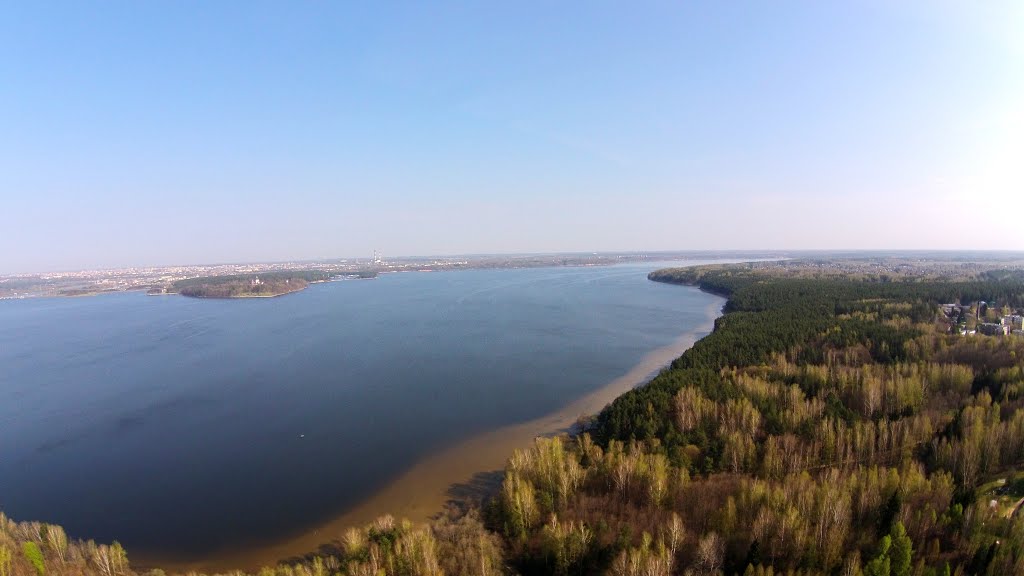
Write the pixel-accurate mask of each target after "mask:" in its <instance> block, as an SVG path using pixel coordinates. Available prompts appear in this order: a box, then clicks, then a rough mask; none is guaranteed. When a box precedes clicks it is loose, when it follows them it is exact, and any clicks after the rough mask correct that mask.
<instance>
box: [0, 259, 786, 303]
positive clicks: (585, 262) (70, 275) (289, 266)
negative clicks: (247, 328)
mask: <svg viewBox="0 0 1024 576" xmlns="http://www.w3.org/2000/svg"><path fill="white" fill-rule="evenodd" d="M717 257H730V258H780V257H784V255H783V254H782V253H777V252H742V253H740V252H735V253H729V252H651V253H616V254H609V253H585V254H516V255H467V256H437V257H385V256H383V255H381V254H379V253H376V252H374V253H373V254H372V255H370V256H368V257H364V258H345V259H334V260H318V261H289V262H270V263H238V264H208V265H183V266H149V267H131V268H119V269H102V270H77V271H64V272H49V273H35V274H12V275H7V276H0V299H11V298H34V297H61V296H91V295H96V294H103V293H109V292H125V291H135V290H138V291H146V292H148V293H150V294H173V293H177V291H176V289H175V287H176V286H179V285H181V283H182V282H183V281H187V280H193V279H206V278H221V277H242V276H245V277H248V282H251V285H252V286H253V287H255V286H258V285H260V284H261V283H262V282H263V280H262V279H261V275H269V274H280V273H299V272H301V273H316V274H317V275H318V276H326V277H328V278H330V279H339V280H340V279H347V278H356V277H367V276H376V275H377V274H383V273H392V272H413V271H420V272H432V271H443V270H458V269H472V268H532V267H542V266H607V265H612V264H618V263H623V262H643V261H659V260H676V259H708V258H717Z"/></svg>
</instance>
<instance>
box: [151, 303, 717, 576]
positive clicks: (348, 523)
mask: <svg viewBox="0 0 1024 576" xmlns="http://www.w3.org/2000/svg"><path fill="white" fill-rule="evenodd" d="M709 294H710V293H709ZM713 296H715V297H716V298H718V299H719V300H717V301H716V302H714V303H712V304H710V305H708V307H707V308H706V309H705V313H706V316H705V321H704V322H703V323H702V324H700V325H699V326H697V327H696V328H694V329H693V330H691V331H689V332H686V333H684V334H682V335H681V336H679V337H678V338H677V339H676V340H675V341H673V342H672V343H671V344H669V345H667V346H663V347H661V348H657V349H655V350H653V351H651V352H648V353H647V354H645V355H644V357H643V358H642V359H641V360H640V362H639V363H637V364H636V365H635V366H633V367H632V368H631V369H630V370H629V371H628V372H626V373H625V374H623V375H622V376H619V377H618V378H616V379H614V380H612V381H611V382H609V383H608V384H606V385H605V386H603V387H601V388H599V389H598V390H595V391H593V392H591V393H589V394H587V395H586V396H583V397H581V398H578V399H577V400H575V401H573V402H572V403H570V404H569V405H567V406H565V407H563V408H561V409H559V410H557V411H555V412H552V413H550V414H547V415H545V416H541V417H540V418H537V419H534V420H530V421H527V422H524V423H521V424H514V425H511V426H504V427H501V428H497V429H495V430H491V431H489V432H484V433H482V434H478V435H476V436H473V437H471V438H468V439H466V440H463V441H461V442H459V443H457V444H455V445H453V446H450V447H448V448H445V449H443V450H441V451H439V452H435V453H432V454H428V455H426V456H424V457H423V458H422V459H421V460H419V461H418V462H416V463H415V464H413V465H412V466H411V467H410V468H409V469H408V470H406V471H405V472H403V473H402V474H401V475H399V476H398V477H396V478H394V479H392V480H391V481H389V482H388V484H387V485H386V486H384V488H382V489H381V490H379V491H377V492H376V493H374V494H373V495H371V496H370V497H369V498H366V499H365V500H363V501H362V502H360V503H359V504H358V505H356V506H355V507H353V508H352V509H350V510H348V511H346V512H344V513H342V514H340V515H338V516H336V517H334V518H332V519H330V520H328V521H326V522H323V523H321V524H319V525H317V526H316V527H314V528H313V529H310V530H307V531H305V532H303V533H301V534H299V535H296V536H291V537H288V538H285V539H282V540H281V541H280V542H277V543H273V544H270V545H264V546H259V547H255V548H252V547H250V548H240V549H225V550H220V551H217V552H214V553H212V554H210V555H209V556H208V557H206V558H204V559H203V560H201V561H197V562H174V561H173V560H171V559H161V558H143V559H142V561H141V562H139V564H143V565H145V566H154V567H160V568H162V569H163V570H166V571H168V572H181V573H185V572H190V571H196V572H205V573H207V574H212V573H215V572H221V573H223V572H226V571H229V570H250V571H252V570H256V569H258V568H260V567H262V566H272V565H274V564H277V563H278V562H281V561H286V560H289V559H298V558H299V557H302V556H306V555H308V554H311V553H314V552H316V551H317V550H318V549H320V548H322V547H324V546H330V545H331V543H332V542H333V541H335V540H337V539H338V538H339V537H340V536H341V534H342V532H343V531H344V530H345V529H346V528H349V527H352V526H362V525H364V524H367V523H369V522H371V521H373V520H374V519H376V518H377V517H379V516H381V515H384V514H391V515H392V516H394V517H395V518H400V519H408V520H410V521H412V522H415V523H422V522H426V521H428V520H429V519H430V518H432V517H434V516H436V515H438V514H440V513H441V512H443V510H444V508H445V506H446V505H447V504H448V503H449V502H452V501H453V500H459V498H458V497H457V496H455V495H453V490H455V489H457V488H458V487H460V486H472V485H473V484H474V482H477V481H478V479H479V478H480V477H481V476H487V475H493V474H500V473H501V472H502V471H503V470H504V467H505V463H506V461H507V460H508V458H509V457H510V456H511V455H512V453H513V451H514V450H516V449H521V448H525V447H528V446H529V445H530V443H531V442H532V441H533V439H534V438H536V437H538V436H545V435H551V434H557V433H559V432H562V431H565V430H567V429H569V428H570V427H571V426H572V425H573V424H575V423H576V421H577V419H578V418H579V417H580V416H587V415H592V414H596V413H598V412H600V411H601V410H602V409H603V408H604V407H605V406H607V405H608V404H609V403H611V402H612V401H613V400H614V399H615V398H617V397H618V396H620V395H622V394H623V393H625V392H628V391H629V390H631V389H632V388H635V387H637V386H639V385H642V384H645V383H646V382H648V381H650V380H651V378H653V377H654V376H655V375H657V373H658V372H659V371H661V370H662V369H664V368H665V367H667V366H668V365H669V364H671V363H672V361H673V360H675V359H676V358H678V357H679V356H681V355H682V354H683V352H685V351H686V350H687V349H689V348H690V347H691V346H693V344H694V343H695V342H697V340H699V339H701V338H703V337H704V336H706V335H707V334H709V333H710V332H711V331H712V329H713V328H714V323H715V320H716V319H717V318H718V317H719V316H720V315H721V311H722V307H723V306H724V304H725V300H724V299H723V298H721V297H720V296H718V295H716V294H713Z"/></svg>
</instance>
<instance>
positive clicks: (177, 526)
mask: <svg viewBox="0 0 1024 576" xmlns="http://www.w3.org/2000/svg"><path fill="white" fill-rule="evenodd" d="M688 264H693V262H689V263H688ZM656 267H658V266H656V265H654V264H649V265H620V266H612V267H592V268H535V269H518V270H466V271H455V272H438V273H404V274H386V275H382V276H381V277H379V278H377V279H374V280H353V281H343V282H333V283H326V284H317V285H313V286H311V287H309V288H308V289H307V290H305V291H303V292H300V293H296V294H292V295H288V296H285V297H281V298H273V299H243V300H195V299H189V298H184V297H179V296H160V297H153V296H146V295H144V294H141V293H122V294H111V295H104V296H98V297H89V298H64V299H37V300H10V301H0V510H2V511H3V512H5V513H6V514H7V515H8V516H11V517H13V518H15V519H18V520H30V519H31V520H41V521H45V522H52V523H59V524H62V525H64V526H65V528H67V530H68V531H69V533H71V534H72V535H73V536H75V537H83V538H95V539H98V540H103V541H109V540H113V539H117V540H119V541H121V542H122V543H123V544H124V545H125V546H126V547H127V548H128V550H129V553H132V552H133V551H135V552H136V553H140V552H141V553H144V554H146V553H154V554H161V555H167V554H173V555H176V556H178V557H183V558H201V557H202V556H203V555H204V554H207V553H210V552H211V551H213V550H216V549H218V548H223V547H228V546H232V547H237V546H248V545H255V544H258V543H260V542H270V541H274V540H276V539H280V538H282V537H285V536H287V535H289V534H295V533H298V532H301V531H302V530H304V529H306V528H308V527H309V526H312V525H316V524H317V523H318V522H322V521H324V520H325V519H327V518H330V517H332V516H335V515H338V514H340V513H342V512H344V511H345V510H346V509H349V508H351V507H352V506H354V505H355V504H357V503H359V502H360V501H361V500H363V499H365V498H367V497H368V496H369V495H370V494H371V493H373V491H374V490H375V488H378V487H380V486H381V484H383V483H385V482H387V481H388V480H389V479H390V478H393V477H395V476H396V475H399V474H401V473H402V472H403V471H404V470H406V469H408V468H409V467H410V465H411V464H412V463H413V462H415V461H417V460H418V459H420V458H422V457H424V455H426V454H429V453H431V452H432V451H436V450H439V449H441V448H444V447H445V446H449V445H451V444H452V443H454V442H457V441H459V440H461V439H464V438H467V437H469V436H472V435H474V434H478V433H480V432H483V431H486V430H490V429H494V428H496V427H499V426H503V425H508V424H514V423H518V422H523V421H527V420H531V419H534V418H537V417H540V416H542V415H544V414H547V413H550V412H552V411H555V410H558V409H559V408H561V407H563V406H565V405H567V404H569V403H570V402H572V401H573V400H574V399H576V398H579V397H580V396H582V395H585V394H587V393H589V392H592V391H594V390H595V389H598V388H600V387H601V386H603V385H605V384H606V383H607V382H609V381H610V380H613V379H615V378H616V377H618V376H621V375H622V374H623V373H625V372H627V371H628V370H629V369H630V367H631V366H633V365H634V364H636V363H637V362H638V361H639V360H640V359H641V358H643V357H644V355H645V354H646V353H647V352H649V351H651V350H653V349H656V348H659V347H662V346H665V345H667V344H669V343H671V342H672V341H673V340H675V339H676V338H677V337H678V336H679V335H680V334H682V333H685V332H688V331H691V330H693V329H694V328H695V327H696V326H698V325H700V324H702V323H703V322H705V321H706V317H707V309H708V307H709V306H711V305H714V304H715V303H716V302H720V299H718V298H717V297H715V296H711V295H708V294H705V293H702V292H699V291H698V290H696V289H694V288H686V287H680V286H670V285H665V284H658V283H655V282H650V281H648V280H647V279H646V274H647V273H648V272H649V271H651V270H653V269H654V268H656ZM381 512H386V511H384V510H382V511H381Z"/></svg>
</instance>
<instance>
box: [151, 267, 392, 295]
mask: <svg viewBox="0 0 1024 576" xmlns="http://www.w3.org/2000/svg"><path fill="white" fill-rule="evenodd" d="M376 275H377V273H376V272H374V271H360V272H350V273H345V274H341V275H337V274H332V273H330V272H323V271H318V270H297V271H282V272H266V273H261V274H234V275H229V276H204V277H199V278H188V279H185V280H179V281H177V282H175V283H174V284H172V285H171V288H170V289H169V290H159V291H150V294H174V293H177V294H181V295H182V296H188V297H190V298H272V297H275V296H283V295H285V294H291V293H292V292H298V291H300V290H304V289H305V288H306V287H307V286H309V285H310V284H313V283H316V282H329V281H331V280H341V279H346V278H373V277H376Z"/></svg>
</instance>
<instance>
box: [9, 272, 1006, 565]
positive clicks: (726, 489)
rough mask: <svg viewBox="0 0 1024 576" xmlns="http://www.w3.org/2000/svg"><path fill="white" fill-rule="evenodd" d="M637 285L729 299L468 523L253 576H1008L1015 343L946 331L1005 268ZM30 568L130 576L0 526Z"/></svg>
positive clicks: (437, 525)
mask: <svg viewBox="0 0 1024 576" xmlns="http://www.w3.org/2000/svg"><path fill="white" fill-rule="evenodd" d="M651 279H652V280H656V281H662V282H671V283H679V284H689V285H697V286H700V287H701V288H703V289H705V290H708V291H711V292H714V293H716V294H721V295H724V296H726V297H727V298H728V302H727V304H726V306H725V310H724V311H725V314H724V315H723V316H722V317H720V318H719V319H718V320H717V321H716V323H715V330H714V331H713V332H712V333H711V334H710V335H708V336H707V337H705V338H703V339H701V340H700V341H699V342H697V343H696V344H695V345H694V346H692V347H691V348H689V349H688V350H687V351H686V352H685V353H683V354H682V356H680V357H679V358H678V359H676V360H675V361H674V362H672V365H671V367H670V368H668V369H666V370H664V371H662V372H661V373H660V374H659V375H658V376H657V377H655V378H654V379H653V380H652V381H651V382H650V383H648V384H647V385H645V386H642V387H640V388H637V389H634V390H630V391H628V392H626V393H625V394H622V395H621V396H619V397H618V398H616V399H615V400H614V402H612V403H611V404H610V405H608V406H607V407H606V408H604V409H603V410H602V411H601V412H600V413H599V414H598V416H597V417H596V418H595V419H594V420H593V421H592V422H591V423H589V425H588V426H587V427H586V429H585V430H583V431H581V432H580V433H578V434H575V435H572V436H567V435H561V436H554V437H545V438H538V439H537V440H535V441H534V443H533V446H532V447H530V448H527V449H520V450H516V451H514V452H513V454H512V455H511V458H509V459H508V461H507V464H506V466H505V471H504V477H503V480H502V484H501V488H500V490H499V493H498V494H497V496H495V497H494V498H493V499H491V500H490V501H489V502H488V503H486V504H485V505H484V506H483V507H482V509H481V510H479V511H469V512H463V513H453V514H452V515H446V516H444V517H442V518H439V519H434V520H432V521H430V522H427V523H422V524H418V525H414V524H411V523H406V522H398V521H395V520H393V519H392V518H391V517H388V516H385V517H381V518H379V519H377V520H375V521H373V522H371V523H369V524H368V525H366V526H365V527H363V528H349V529H347V530H344V531H342V532H341V533H339V534H336V535H335V536H336V539H335V540H334V541H332V542H331V543H330V544H329V545H327V546H325V547H323V548H321V549H320V552H319V553H318V554H317V555H315V556H309V557H306V558H303V559H297V560H294V561H291V562H288V563H285V564H279V565H277V566H275V567H267V568H264V569H261V570H260V571H258V573H259V574H260V576H328V575H331V576H333V575H334V574H344V575H353V576H354V575H378V574H386V575H439V574H448V575H458V574H480V575H494V574H506V573H509V574H511V573H519V574H556V575H570V574H614V575H630V576H632V575H636V576H639V575H645V576H661V575H669V574H683V573H688V574H690V573H692V574H701V575H710V574H744V575H747V574H750V575H763V574H773V575H774V574H807V575H809V574H823V575H824V574H843V575H851V576H852V575H859V574H863V575H866V576H885V575H888V576H909V575H915V576H916V575H920V576H932V575H935V576H938V575H944V574H986V575H993V576H994V575H1002V574H1024V513H1021V511H1020V508H1021V503H1022V502H1024V474H1022V473H1021V471H1022V466H1024V411H1022V410H1021V408H1022V406H1024V396H1022V391H1024V361H1022V359H1024V337H1022V336H1020V335H1018V334H1014V333H1013V329H1014V327H1013V326H1008V327H1007V329H1006V330H1005V331H1004V332H1003V333H1001V334H1000V335H998V336H987V335H982V334H980V333H977V334H973V335H961V331H960V330H959V329H958V322H960V320H961V318H960V317H961V316H963V315H965V314H968V315H969V314H974V315H975V316H982V315H985V316H986V317H987V316H993V313H992V310H996V311H998V312H997V315H998V316H999V317H1000V318H1001V319H1003V321H1008V322H1010V323H1011V324H1012V322H1015V321H1016V320H1014V317H1015V316H1019V314H1020V311H1021V309H1022V308H1024V275H1022V274H1021V273H1020V272H1019V271H1005V270H1003V271H999V272H997V273H974V272H972V273H970V274H966V273H965V274H964V275H962V276H958V277H953V276H942V277H939V276H934V275H931V274H929V273H928V272H927V271H926V270H925V271H918V272H912V273H907V274H900V275H895V276H894V275H885V276H884V277H883V276H880V275H872V274H863V273H858V274H856V275H851V274H849V273H846V272H844V271H843V270H842V269H841V266H825V267H823V266H820V265H818V264H816V263H799V262H787V263H766V264H760V265H737V266H713V267H701V268H689V269H677V270H666V271H659V272H656V273H654V274H652V275H651ZM982 302H984V306H982V305H981V303H982ZM950 304H956V306H955V307H954V308H955V309H956V310H957V315H956V317H953V316H951V315H950V314H949V313H948V311H949V310H950V309H951V307H950V306H949V305H950ZM965 311H966V312H965ZM993 317H994V316H993ZM991 319H992V318H986V320H991ZM1006 319H1009V320H1006ZM155 572H156V573H157V574H159V572H160V571H155ZM47 573H51V574H58V575H60V574H76V575H79V574H100V575H103V576H115V575H117V576H131V575H133V574H135V572H134V571H133V570H132V568H131V567H130V564H129V563H128V557H127V555H126V553H125V551H124V550H123V549H122V548H121V547H120V546H118V545H116V544H111V545H98V544H95V543H92V542H77V541H76V542H72V541H70V540H69V539H68V538H67V537H66V535H65V534H64V532H63V531H62V530H60V529H59V528H58V527H54V526H47V525H43V524H38V523H30V522H23V523H15V522H13V521H11V520H9V519H7V518H3V517H0V576H31V575H33V574H35V575H37V576H45V574H47Z"/></svg>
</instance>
